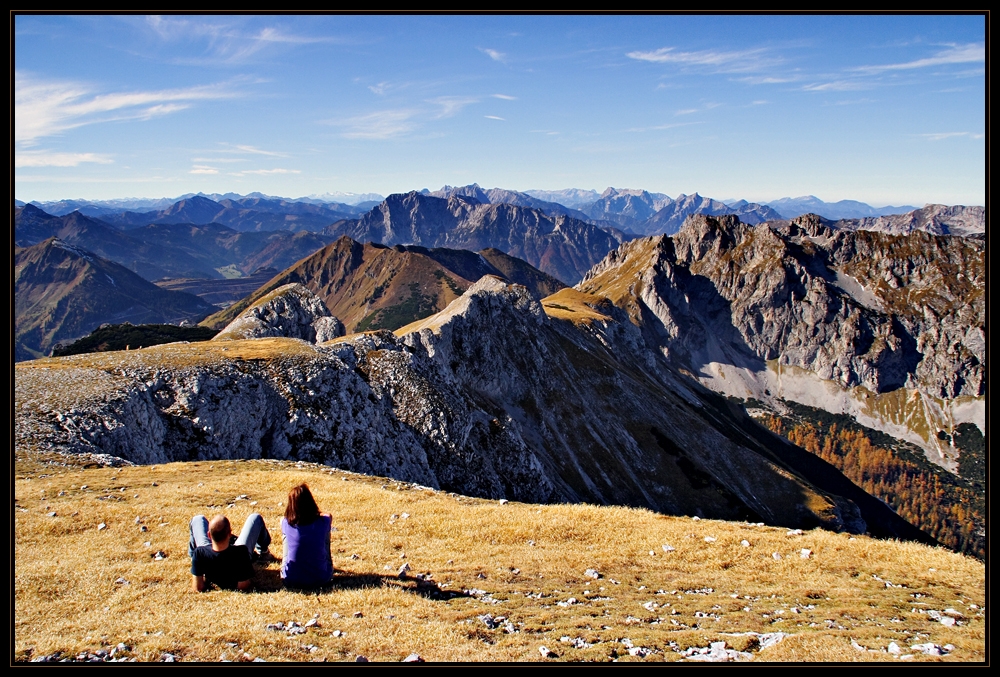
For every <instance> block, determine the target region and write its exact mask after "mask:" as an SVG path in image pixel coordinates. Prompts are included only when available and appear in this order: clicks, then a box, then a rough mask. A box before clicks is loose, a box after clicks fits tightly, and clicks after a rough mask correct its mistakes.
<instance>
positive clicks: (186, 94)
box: [14, 73, 238, 146]
mask: <svg viewBox="0 0 1000 677" xmlns="http://www.w3.org/2000/svg"><path fill="white" fill-rule="evenodd" d="M235 96H238V94H237V93H236V92H234V91H233V90H232V88H231V87H230V86H229V85H224V84H216V85H202V86H196V87H187V88H183V89H164V90H155V91H145V92H142V91H140V92H113V93H109V94H98V93H95V92H94V91H93V90H92V89H91V88H90V87H89V86H88V85H85V84H83V83H79V82H69V81H62V82H52V81H41V80H35V79H33V78H32V77H31V76H29V75H27V74H23V73H15V77H14V141H15V142H16V143H18V144H19V145H21V146H32V145H34V144H36V143H37V142H38V140H39V139H42V138H44V137H48V136H53V135H56V134H60V133H62V132H65V131H67V130H69V129H74V128H76V127H82V126H84V125H89V124H96V123H101V122H112V121H118V120H149V119H151V118H153V117H158V116H163V115H169V114H170V113H175V112H177V111H180V110H184V109H185V108H188V107H190V106H191V105H192V103H193V102H195V101H199V100H209V99H225V98H233V97H235Z"/></svg>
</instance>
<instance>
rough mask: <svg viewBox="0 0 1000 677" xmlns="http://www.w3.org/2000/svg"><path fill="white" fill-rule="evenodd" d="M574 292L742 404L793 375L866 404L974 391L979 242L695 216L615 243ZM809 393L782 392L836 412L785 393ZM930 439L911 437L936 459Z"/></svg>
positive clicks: (980, 335) (981, 389)
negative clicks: (611, 305) (599, 303)
mask: <svg viewBox="0 0 1000 677" xmlns="http://www.w3.org/2000/svg"><path fill="white" fill-rule="evenodd" d="M578 289H580V290H581V291H584V292H588V293H593V294H599V295H605V296H608V297H609V298H611V300H612V301H614V302H615V303H616V304H618V305H619V306H621V307H623V308H627V309H628V310H629V312H630V314H631V315H632V317H633V319H634V321H635V322H636V323H637V324H638V325H640V326H642V327H643V328H644V331H645V333H646V336H647V340H649V341H650V343H652V344H655V345H657V346H659V348H660V350H661V351H662V352H663V353H664V354H665V355H666V356H667V357H668V358H669V359H670V360H671V361H672V362H673V363H674V364H675V365H678V366H683V367H685V368H687V369H690V370H691V371H693V372H695V373H696V374H698V375H699V377H700V378H701V380H702V381H703V382H705V383H706V384H707V385H710V386H711V387H714V388H715V389H717V390H721V391H723V392H727V393H729V394H733V395H737V396H740V397H747V396H753V397H758V398H761V399H766V396H767V395H769V394H770V392H766V391H769V390H773V389H775V388H776V387H780V386H781V381H782V379H785V380H786V381H788V382H789V383H790V382H791V381H792V380H793V377H794V376H795V375H796V372H795V371H794V369H795V368H798V369H800V370H802V371H803V372H806V373H809V374H813V375H814V376H815V377H817V378H818V379H819V380H820V381H823V382H826V383H829V384H832V385H833V386H834V387H835V389H841V390H850V389H856V388H861V389H863V390H864V391H867V393H870V394H871V395H873V396H877V395H881V394H887V393H890V392H893V391H901V390H902V389H905V390H908V391H916V392H919V393H923V394H924V395H927V396H928V397H929V398H931V399H936V400H939V401H940V400H945V401H953V400H956V399H957V398H966V399H968V398H982V397H983V396H984V395H985V391H986V383H985V368H986V336H985V293H984V292H985V250H984V243H983V241H982V240H981V239H977V238H962V237H940V236H934V235H931V234H928V233H924V232H912V233H909V234H906V235H891V234H884V233H877V232H870V231H858V232H849V231H842V230H832V229H830V228H828V227H826V226H825V225H824V222H823V221H822V220H821V219H819V218H818V217H815V216H805V217H799V218H797V219H793V220H792V221H790V222H784V223H780V224H771V225H768V224H762V225H757V226H749V225H746V224H743V223H740V222H739V220H738V219H737V218H736V217H734V216H720V217H706V216H696V217H692V218H691V219H689V220H688V222H687V223H686V225H685V226H684V228H682V229H681V231H680V232H679V233H678V234H677V235H676V236H674V237H672V238H671V237H663V236H661V237H653V238H646V239H642V240H635V241H633V242H629V243H626V244H624V245H622V246H621V247H619V248H618V249H617V250H616V251H614V252H612V253H611V254H609V255H608V256H607V257H606V258H605V260H604V261H602V262H601V263H600V264H598V265H597V266H595V267H594V268H593V269H592V270H591V271H590V272H589V273H588V275H587V276H586V277H585V279H584V280H583V281H582V282H581V283H580V284H579V285H578ZM769 363H770V365H771V370H770V373H771V374H772V375H770V376H768V374H769V368H768V364H769ZM789 368H791V369H789ZM783 370H784V371H783ZM775 371H776V372H777V376H774V375H773V372H775ZM786 385H787V384H786ZM809 387H813V386H808V385H806V384H804V382H802V381H801V379H800V382H799V385H798V386H796V387H790V388H789V389H788V392H785V393H784V395H783V396H785V397H789V399H795V400H798V401H802V400H801V399H800V398H803V399H806V400H808V401H806V402H804V403H806V404H810V405H813V406H823V403H822V400H823V399H824V397H826V406H824V408H828V409H830V408H831V407H832V409H831V410H835V411H837V413H839V412H840V411H843V407H844V406H846V405H845V404H844V402H843V401H842V399H840V398H839V396H829V397H827V396H826V395H825V394H823V393H820V394H816V393H814V394H813V396H810V395H809V393H803V392H799V391H797V390H796V388H799V389H800V390H801V389H803V388H809ZM825 387H826V386H815V388H817V389H818V390H823V388H825ZM859 397H861V398H862V399H864V398H866V397H868V396H867V395H865V394H864V393H861V394H860V395H859ZM904 399H905V398H904ZM859 406H860V405H859ZM953 413H954V412H953ZM873 415H874V414H873ZM960 415H966V416H972V417H973V418H975V416H976V414H975V412H971V413H970V412H968V411H967V412H965V413H964V414H960ZM976 422H977V423H979V425H980V427H984V421H976ZM925 427H926V426H925ZM936 431H937V428H933V429H932V430H929V431H928V430H923V431H916V430H914V431H913V432H914V434H917V433H918V432H922V433H923V436H922V437H921V440H920V441H921V442H922V444H921V446H924V447H925V449H927V448H928V447H931V448H934V449H935V450H937V446H936V442H934V436H933V433H935V432H936ZM896 432H898V431H896ZM928 432H929V433H930V435H928V434H927V433H928ZM917 436H918V437H920V435H919V434H917ZM942 453H944V450H942ZM932 460H936V461H938V462H942V461H943V460H946V459H943V458H941V457H937V458H933V459H932Z"/></svg>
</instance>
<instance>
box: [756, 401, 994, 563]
mask: <svg viewBox="0 0 1000 677" xmlns="http://www.w3.org/2000/svg"><path fill="white" fill-rule="evenodd" d="M786 405H788V406H789V408H790V409H791V412H790V413H789V414H787V415H782V414H778V413H771V414H768V415H765V416H763V417H760V418H758V419H757V420H758V421H759V422H761V423H762V424H764V425H765V426H766V427H767V428H768V429H770V430H771V431H772V432H775V433H777V434H779V435H781V436H782V437H784V438H786V439H787V440H788V441H790V442H792V443H793V444H796V445H798V446H800V447H802V448H803V449H805V450H806V451H808V452H810V453H812V454H815V455H816V456H819V457H820V458H822V459H823V460H824V461H826V462H827V463H830V464H831V465H833V466H834V467H836V468H837V469H838V470H840V471H841V472H842V473H844V475H846V476H847V477H848V478H849V479H850V480H851V481H852V482H854V483H855V484H857V485H858V486H859V487H861V488H862V489H864V490H865V491H867V492H868V493H870V494H872V495H873V496H876V497H878V498H879V499H881V500H882V501H884V502H885V503H887V504H888V505H889V506H890V507H891V508H892V509H893V510H895V511H896V513H897V514H898V515H899V516H900V517H902V518H903V519H905V520H906V521H908V522H910V523H911V524H913V525H914V526H917V527H919V528H920V529H922V530H923V531H925V532H926V533H927V534H928V535H930V536H931V537H933V538H934V539H936V540H937V541H938V542H939V543H941V544H942V545H945V546H947V547H949V548H951V549H953V550H955V551H956V552H961V553H964V554H967V555H972V556H974V557H977V558H979V559H983V558H985V556H986V532H985V523H986V499H985V496H986V492H985V484H984V481H983V479H984V478H983V473H982V465H983V464H982V456H983V452H982V449H981V448H984V443H983V436H982V433H980V432H979V429H978V428H976V427H975V426H973V425H962V426H959V429H957V430H956V434H955V435H954V443H955V444H956V445H957V446H958V447H959V452H960V454H962V455H963V456H967V457H968V460H967V461H966V462H965V463H963V462H962V460H961V457H960V460H959V467H960V471H961V472H963V473H966V474H967V475H969V476H968V477H960V476H958V475H954V474H952V473H950V472H948V471H947V470H945V469H943V468H940V467H937V466H935V465H933V464H932V463H931V462H930V461H928V460H927V459H926V458H925V457H924V455H923V453H922V452H921V451H920V450H919V449H917V448H916V447H912V448H907V447H909V446H910V445H907V444H906V443H900V442H899V441H898V440H895V439H894V438H892V437H890V436H888V435H886V434H885V433H881V432H879V431H876V430H872V429H870V428H865V427H864V426H862V425H860V424H858V423H857V422H856V421H854V420H853V419H852V418H850V417H849V416H845V415H837V414H830V413H828V412H825V411H823V410H820V409H814V408H812V407H807V406H804V405H800V404H795V403H792V402H786ZM945 434H946V433H945ZM977 452H979V453H977Z"/></svg>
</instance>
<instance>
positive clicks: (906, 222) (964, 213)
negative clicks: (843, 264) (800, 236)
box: [834, 205, 986, 237]
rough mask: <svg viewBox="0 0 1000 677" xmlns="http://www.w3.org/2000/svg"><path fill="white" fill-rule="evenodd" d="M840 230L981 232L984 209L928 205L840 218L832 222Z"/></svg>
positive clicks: (952, 233) (901, 233)
mask: <svg viewBox="0 0 1000 677" xmlns="http://www.w3.org/2000/svg"><path fill="white" fill-rule="evenodd" d="M834 228H838V229H841V230H874V231H877V232H881V233H891V234H893V235H905V234H907V233H912V232H914V231H923V232H925V233H930V234H932V235H961V236H965V237H967V236H970V235H984V234H985V233H986V209H985V208H983V207H975V206H973V207H965V206H963V205H954V206H948V205H927V206H926V207H923V208H922V209H915V210H913V211H911V212H906V213H905V214H890V215H887V216H870V217H867V218H862V219H843V220H840V221H837V222H836V223H835V224H834Z"/></svg>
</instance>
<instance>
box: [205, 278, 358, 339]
mask: <svg viewBox="0 0 1000 677" xmlns="http://www.w3.org/2000/svg"><path fill="white" fill-rule="evenodd" d="M343 335H344V325H343V323H341V322H340V320H338V319H337V318H335V317H333V316H331V315H330V311H329V310H328V309H327V307H326V305H325V304H324V303H323V301H322V300H321V299H320V298H319V297H318V296H316V294H314V293H313V292H312V291H310V290H309V289H307V288H306V287H305V286H303V285H301V284H297V283H292V284H286V285H285V286H283V287H279V288H278V289H275V290H274V291H273V292H271V293H270V294H268V295H267V296H265V297H264V298H262V299H260V300H259V301H258V302H257V303H255V304H254V305H252V306H251V307H249V308H247V309H246V310H245V311H243V313H241V314H240V316H239V317H237V318H236V319H235V320H233V321H232V322H231V323H229V325H228V326H227V327H226V328H225V329H223V330H222V331H221V332H219V334H218V335H217V336H216V337H215V338H214V339H212V340H213V341H228V340H237V339H253V338H273V337H283V338H295V339H301V340H303V341H308V342H309V343H323V342H324V341H329V340H331V339H335V338H337V337H338V336H343Z"/></svg>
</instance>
